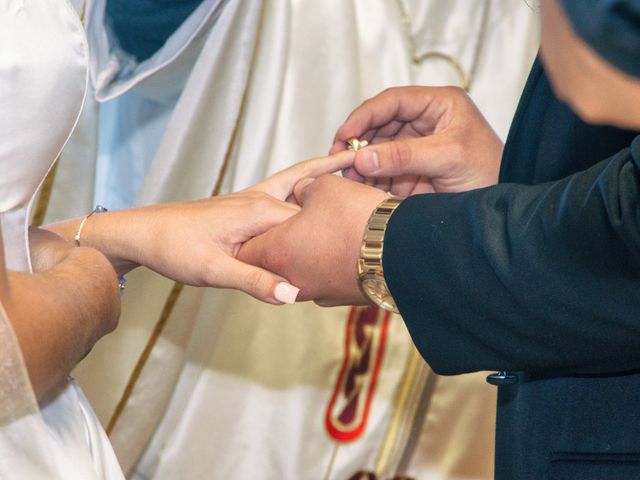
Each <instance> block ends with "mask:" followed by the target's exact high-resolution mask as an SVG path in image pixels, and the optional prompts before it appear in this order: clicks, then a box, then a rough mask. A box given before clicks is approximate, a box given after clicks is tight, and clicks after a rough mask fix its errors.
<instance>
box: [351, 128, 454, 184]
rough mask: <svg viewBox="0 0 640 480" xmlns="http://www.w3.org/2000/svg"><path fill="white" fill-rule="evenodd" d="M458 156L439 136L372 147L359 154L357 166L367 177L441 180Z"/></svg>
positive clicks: (355, 164)
mask: <svg viewBox="0 0 640 480" xmlns="http://www.w3.org/2000/svg"><path fill="white" fill-rule="evenodd" d="M456 154H457V150H456V149H455V147H452V148H447V147H446V145H445V143H444V142H443V141H442V140H441V138H438V137H421V138H414V139H401V140H395V141H393V142H386V143H379V144H374V145H369V146H368V147H367V148H364V149H362V150H360V151H359V152H358V153H357V154H356V158H355V162H354V167H355V169H356V171H357V172H358V173H359V174H360V175H362V176H363V177H397V176H399V175H424V176H427V177H433V178H438V177H440V176H441V175H442V173H443V171H444V170H443V169H444V168H445V166H446V165H450V162H449V159H450V158H452V157H453V156H455V155H456Z"/></svg>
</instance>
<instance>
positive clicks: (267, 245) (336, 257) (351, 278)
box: [238, 175, 387, 306]
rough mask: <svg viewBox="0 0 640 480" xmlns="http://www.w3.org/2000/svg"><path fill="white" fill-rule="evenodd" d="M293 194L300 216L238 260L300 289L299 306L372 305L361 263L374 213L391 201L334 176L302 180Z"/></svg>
mask: <svg viewBox="0 0 640 480" xmlns="http://www.w3.org/2000/svg"><path fill="white" fill-rule="evenodd" d="M294 194H295V198H296V199H297V200H298V202H299V204H300V205H301V206H302V210H301V211H300V213H298V214H297V215H295V216H292V217H291V218H290V219H289V220H287V221H286V222H283V223H282V224H280V225H278V226H276V227H274V228H272V229H270V230H268V231H267V232H265V233H263V234H262V235H260V236H258V237H256V238H253V239H252V240H250V241H248V242H247V243H245V244H244V245H243V246H242V247H241V249H240V252H239V253H238V259H239V260H242V261H243V262H247V263H251V264H254V265H259V266H261V267H262V268H265V269H267V270H270V271H273V272H277V273H279V274H280V275H282V276H284V277H286V278H288V279H289V280H290V281H292V282H293V283H294V284H295V285H296V286H298V287H299V288H300V294H299V295H298V299H299V300H302V301H305V300H314V301H315V302H316V303H317V304H318V305H321V306H335V305H357V304H365V303H368V299H367V297H366V296H365V295H364V293H363V292H362V291H361V289H360V286H359V281H358V277H357V261H358V258H359V256H360V246H361V243H362V235H363V233H364V229H365V226H366V224H367V222H368V220H369V217H370V215H371V212H373V210H374V209H375V208H376V206H377V205H378V204H379V203H380V202H381V201H383V200H384V199H385V198H387V195H386V194H385V193H384V192H382V191H381V190H379V189H377V188H372V187H369V186H366V185H362V184H360V183H356V182H352V181H350V180H347V179H344V178H340V177H338V176H335V175H325V176H323V177H320V178H318V179H315V180H314V179H303V180H301V181H300V182H299V183H298V184H297V185H296V187H295V191H294Z"/></svg>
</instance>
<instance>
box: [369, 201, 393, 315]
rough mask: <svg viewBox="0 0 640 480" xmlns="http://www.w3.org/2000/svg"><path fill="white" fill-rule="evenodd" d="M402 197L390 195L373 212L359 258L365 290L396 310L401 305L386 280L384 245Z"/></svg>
mask: <svg viewBox="0 0 640 480" xmlns="http://www.w3.org/2000/svg"><path fill="white" fill-rule="evenodd" d="M402 200H403V199H402V198H400V197H389V198H387V199H385V200H383V201H382V202H381V203H380V204H379V205H378V206H377V207H376V209H375V210H374V211H373V213H372V214H371V217H369V222H368V223H367V228H365V230H364V235H363V237H362V246H361V247H360V258H359V259H358V278H359V280H360V286H361V287H362V290H363V291H364V293H366V295H367V296H368V297H369V298H370V299H371V301H372V302H373V303H375V304H376V305H378V306H380V307H382V308H384V309H385V310H390V311H392V312H396V313H398V307H396V302H395V301H394V300H393V297H392V296H391V292H390V291H389V287H387V282H386V281H385V280H384V271H383V269H382V248H383V244H384V234H385V231H386V230H387V223H389V218H391V214H392V213H393V212H394V210H395V209H396V208H397V207H398V205H400V202H401V201H402Z"/></svg>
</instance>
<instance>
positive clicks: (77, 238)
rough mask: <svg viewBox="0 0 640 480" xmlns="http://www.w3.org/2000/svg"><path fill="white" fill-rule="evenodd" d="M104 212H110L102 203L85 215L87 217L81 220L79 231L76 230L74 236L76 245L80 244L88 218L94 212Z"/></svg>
mask: <svg viewBox="0 0 640 480" xmlns="http://www.w3.org/2000/svg"><path fill="white" fill-rule="evenodd" d="M103 212H108V210H107V209H106V208H104V207H103V206H102V205H96V208H94V209H93V210H92V211H91V213H89V214H88V215H85V217H84V218H83V219H82V221H81V222H80V225H79V226H78V231H77V232H76V236H75V237H74V239H75V241H76V247H79V246H80V235H82V229H83V228H84V224H85V223H87V220H89V217H90V216H91V215H93V214H94V213H103Z"/></svg>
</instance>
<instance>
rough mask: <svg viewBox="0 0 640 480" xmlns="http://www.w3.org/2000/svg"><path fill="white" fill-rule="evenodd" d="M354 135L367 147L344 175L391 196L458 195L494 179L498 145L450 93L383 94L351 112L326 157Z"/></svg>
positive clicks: (464, 98)
mask: <svg viewBox="0 0 640 480" xmlns="http://www.w3.org/2000/svg"><path fill="white" fill-rule="evenodd" d="M353 137H356V138H359V139H360V140H366V141H367V142H369V146H368V147H366V148H363V149H361V150H360V151H358V153H357V155H356V157H355V162H354V167H353V168H349V169H347V171H346V172H345V173H344V175H345V176H346V177H347V178H351V179H353V180H357V181H363V179H364V178H367V179H368V180H369V181H370V184H373V185H375V186H377V187H378V188H380V189H383V190H385V191H389V192H391V193H392V194H394V195H400V196H409V195H413V194H416V193H431V192H461V191H466V190H471V189H474V188H480V187H486V186H488V185H493V184H495V183H496V182H497V180H498V170H499V168H500V159H501V156H502V148H503V145H502V141H501V140H500V139H499V138H498V136H497V135H496V134H495V132H494V131H493V130H492V128H491V126H490V125H489V123H488V122H487V121H486V120H485V118H484V117H483V116H482V114H481V113H480V111H479V110H478V108H477V107H476V106H475V105H474V103H473V101H472V100H471V99H470V98H469V96H468V95H467V94H466V93H465V92H464V91H463V90H461V89H459V88H456V87H398V88H390V89H388V90H385V91H384V92H382V93H380V94H379V95H376V96H375V97H373V98H371V99H369V100H367V101H366V102H364V103H363V104H362V105H360V106H359V107H358V108H356V109H355V110H354V111H353V112H352V113H351V115H350V116H349V118H348V119H347V120H346V122H345V123H344V125H342V126H341V127H340V129H339V130H338V132H337V133H336V138H335V143H334V145H333V147H332V148H331V153H336V152H340V151H343V150H344V149H346V141H347V140H348V139H350V138H353Z"/></svg>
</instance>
